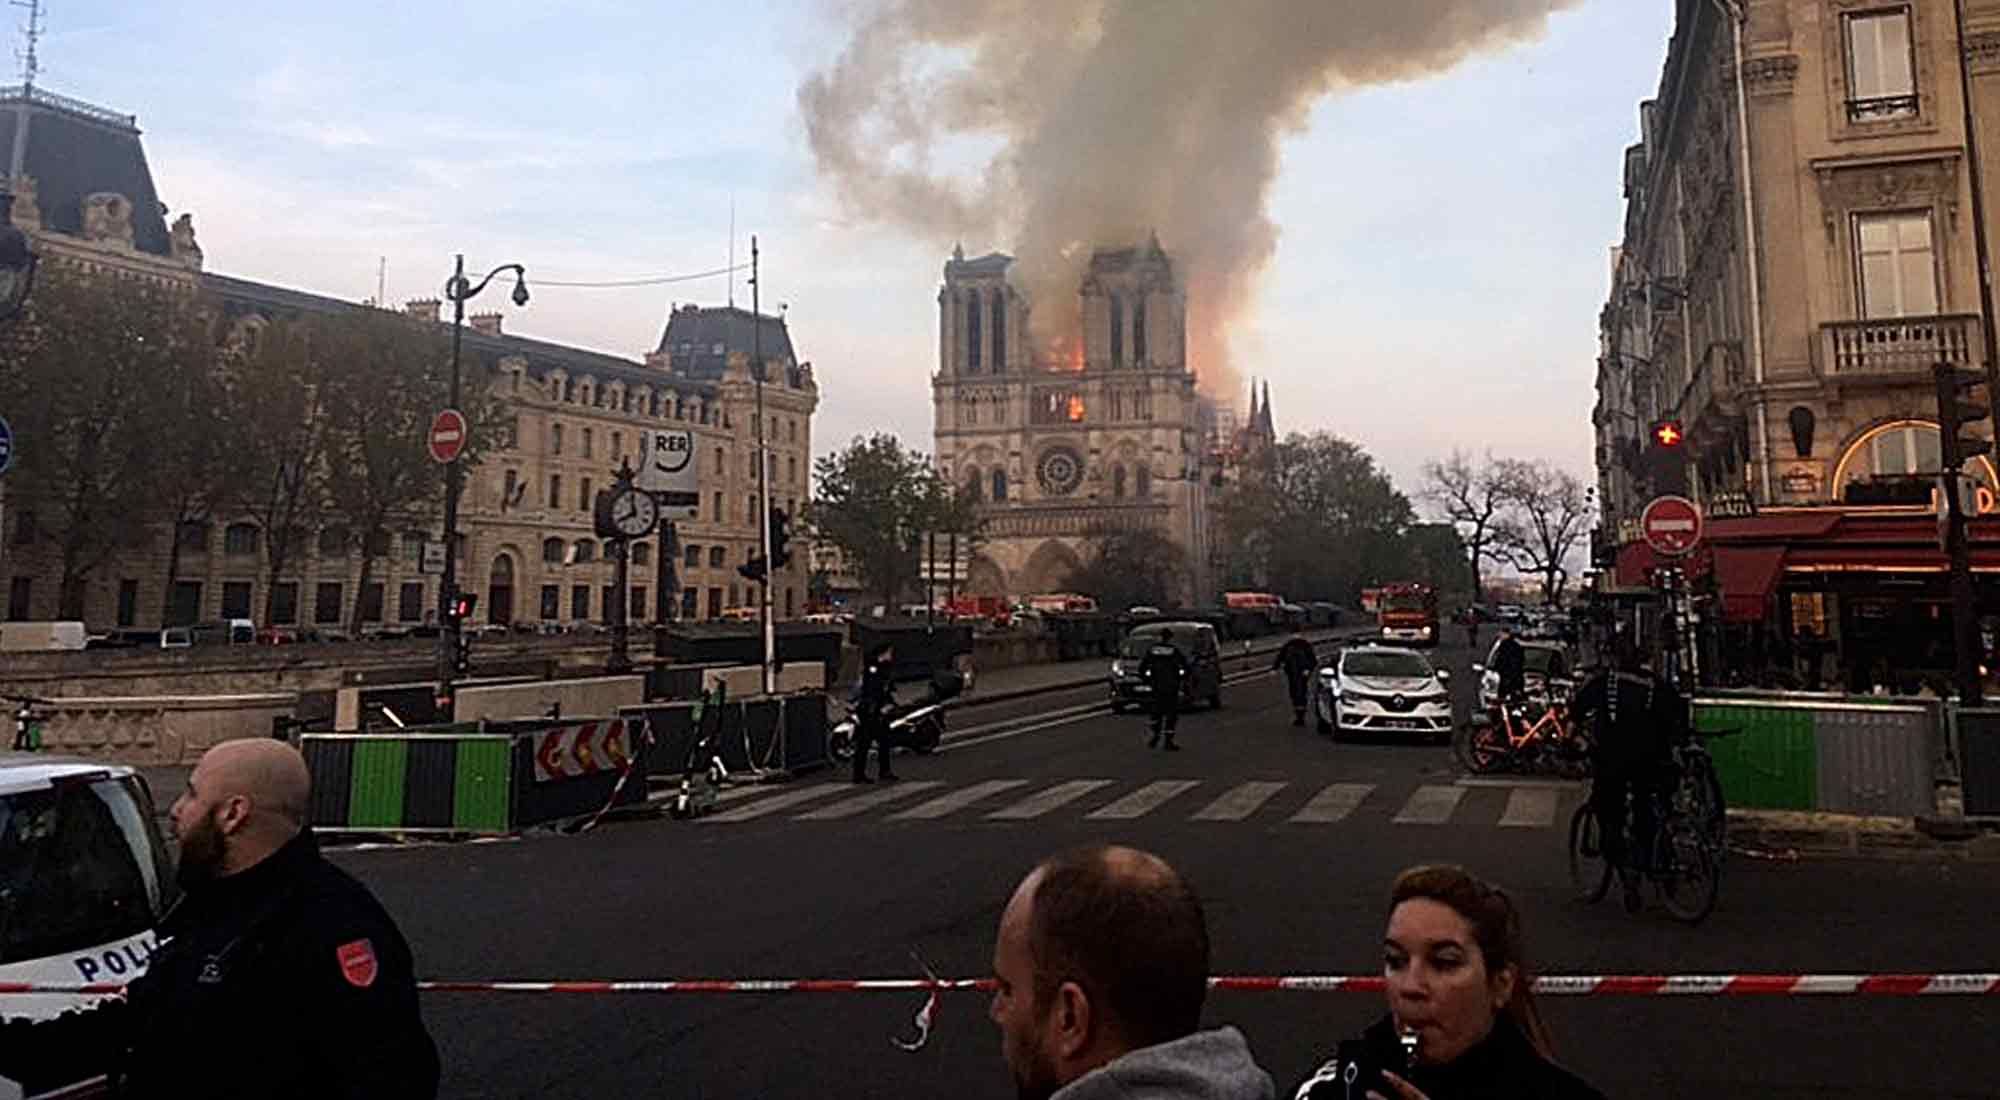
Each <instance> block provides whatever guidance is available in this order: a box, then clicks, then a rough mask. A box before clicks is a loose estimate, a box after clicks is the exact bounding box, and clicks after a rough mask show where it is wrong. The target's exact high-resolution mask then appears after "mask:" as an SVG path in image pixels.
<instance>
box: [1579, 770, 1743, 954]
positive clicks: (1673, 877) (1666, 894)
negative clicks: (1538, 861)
mask: <svg viewBox="0 0 2000 1100" xmlns="http://www.w3.org/2000/svg"><path fill="white" fill-rule="evenodd" d="M1696 790H1697V785H1696V784H1694V783H1691V782H1690V781H1689V780H1688V778H1687V776H1686V775H1681V776H1677V777H1676V778H1675V781H1674V782H1673V784H1672V785H1670V786H1669V785H1661V786H1660V787H1656V788H1654V789H1653V790H1651V791H1648V792H1646V793H1645V794H1644V795H1643V797H1647V798H1651V799H1652V800H1653V835H1652V837H1651V844H1650V845H1649V846H1648V847H1649V849H1650V850H1649V852H1648V856H1649V858H1648V859H1647V860H1646V861H1645V862H1644V864H1643V865H1630V864H1628V865H1627V866H1622V867H1614V866H1613V865H1612V861H1611V859H1610V858H1609V857H1608V856H1606V855H1605V852H1604V836H1603V829H1602V826H1601V824H1600V823H1599V821H1598V819H1597V810H1596V807H1595V806H1593V805H1592V804H1591V803H1590V802H1589V801H1586V802H1584V804H1583V805H1581V806H1578V807H1577V808H1576V813H1575V814H1573V815H1571V817H1570V822H1569V874H1570V884H1571V886H1573V887H1574V888H1575V890H1576V893H1577V897H1578V899H1579V900H1581V901H1584V902H1586V903H1588V904H1592V905H1594V904H1596V903H1597V902H1600V901H1603V900H1604V895H1605V894H1607V893H1609V892H1610V890H1611V876H1612V873H1613V872H1614V871H1616V872H1617V873H1618V874H1619V876H1620V877H1621V878H1624V879H1625V880H1626V881H1628V882H1629V881H1632V880H1633V879H1635V878H1644V879H1648V880H1651V882H1652V883H1653V889H1654V891H1655V892H1656V893H1658V895H1659V897H1660V903H1661V904H1662V905H1663V906H1665V907H1666V910H1667V912H1668V913H1670V914H1672V915H1673V916H1674V918H1675V919H1677V920H1680V921H1682V922H1684V923H1686V924H1700V923H1701V922H1702V921H1703V920H1705V919H1707V917H1708V915H1709V913H1711V912H1713V911H1714V909H1715V903H1716V899H1717V898H1718V897H1719V896H1720V894H1721V888H1722V883H1721V878H1722V849H1721V845H1720V844H1719V843H1717V842H1716V841H1714V840H1713V839H1711V836H1712V834H1711V829H1710V825H1709V822H1708V820H1707V814H1708V812H1709V811H1708V808H1707V807H1706V806H1704V805H1702V804H1701V803H1700V802H1698V801H1697V799H1698V797H1700V796H1698V795H1697V794H1696V793H1695V792H1696ZM1717 790H1718V791H1719V788H1717ZM1632 797H1634V798H1637V797H1640V795H1638V794H1636V793H1635V794H1634V795H1633V796H1632ZM1632 809H1636V807H1635V806H1629V805H1628V807H1627V810H1628V812H1627V813H1626V815H1625V836H1626V845H1625V850H1626V852H1628V853H1630V852H1633V851H1636V850H1637V848H1638V845H1637V844H1635V843H1633V841H1634V840H1635V839H1636V838H1635V837H1634V836H1633V835H1632V834H1633V826H1634V824H1635V823H1636V819H1637V815H1636V814H1634V813H1632V812H1630V811H1631V810H1632Z"/></svg>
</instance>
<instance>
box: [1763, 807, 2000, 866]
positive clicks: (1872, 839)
mask: <svg viewBox="0 0 2000 1100" xmlns="http://www.w3.org/2000/svg"><path fill="white" fill-rule="evenodd" d="M1729 842H1730V846H1731V848H1732V849H1734V850H1735V851H1737V852H1740V853H1742V854H1744V855H1747V856H1750V857H1751V858H1753V859H1773V860H1783V861H1790V860H1796V859H1800V858H1804V857H1808V856H1835V857H1847V858H1861V859H1901V860H1941V861H1955V860H1971V861H1977V862H1982V863H1984V862H2000V834H1996V833H1990V832H1987V833H1981V834H1980V835H1977V836H1974V837H1972V838H1970V839H1968V840H1942V839H1939V838H1937V837H1934V836H1931V835H1929V834H1927V833H1925V832H1923V831H1921V830H1919V829H1918V828H1917V827H1916V823H1915V822H1914V821H1912V820H1911V819H1909V818H1906V817H1860V816H1855V815H1851V814H1829V813H1817V812H1807V811H1799V810H1731V811H1729Z"/></svg>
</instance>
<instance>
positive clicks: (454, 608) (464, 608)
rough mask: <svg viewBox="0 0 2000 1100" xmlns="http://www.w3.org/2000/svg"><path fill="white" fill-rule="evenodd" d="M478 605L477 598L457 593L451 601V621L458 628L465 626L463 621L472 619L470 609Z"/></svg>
mask: <svg viewBox="0 0 2000 1100" xmlns="http://www.w3.org/2000/svg"><path fill="white" fill-rule="evenodd" d="M478 605H479V597H477V596H474V595H472V594H470V593H466V592H461V593H459V594H458V595H457V596H454V597H453V598H452V601H451V621H452V622H453V623H456V624H458V625H460V626H463V625H465V620H467V619H470V618H472V609H473V608H474V607H477V606H478Z"/></svg>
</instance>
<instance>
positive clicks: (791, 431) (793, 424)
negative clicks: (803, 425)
mask: <svg viewBox="0 0 2000 1100" xmlns="http://www.w3.org/2000/svg"><path fill="white" fill-rule="evenodd" d="M798 441H799V422H798V421H796V420H787V421H785V442H787V443H797V442H798Z"/></svg>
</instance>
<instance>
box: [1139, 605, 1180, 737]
mask: <svg viewBox="0 0 2000 1100" xmlns="http://www.w3.org/2000/svg"><path fill="white" fill-rule="evenodd" d="M1139 675H1140V677H1141V678H1143V679H1144V680H1145V681H1146V690H1147V692H1148V694H1150V695H1152V697H1153V736H1152V737H1151V738H1150V739H1148V740H1147V742H1146V745H1147V747H1148V748H1164V749H1166V750H1167V751H1169V752H1178V751H1179V750H1180V746H1179V745H1176V744H1174V730H1175V728H1176V727H1177V726H1179V725H1180V720H1181V691H1182V690H1183V685H1184V684H1185V683H1186V682H1187V675H1188V664H1187V657H1186V656H1185V655H1184V654H1182V653H1181V650H1180V647H1179V646H1177V645H1175V644H1174V632H1173V631H1171V630H1162V631H1161V632H1160V640H1159V641H1157V642H1155V643H1153V648H1151V649H1149V650H1147V651H1146V656H1145V658H1144V659H1143V660H1141V661H1140V662H1139Z"/></svg>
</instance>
